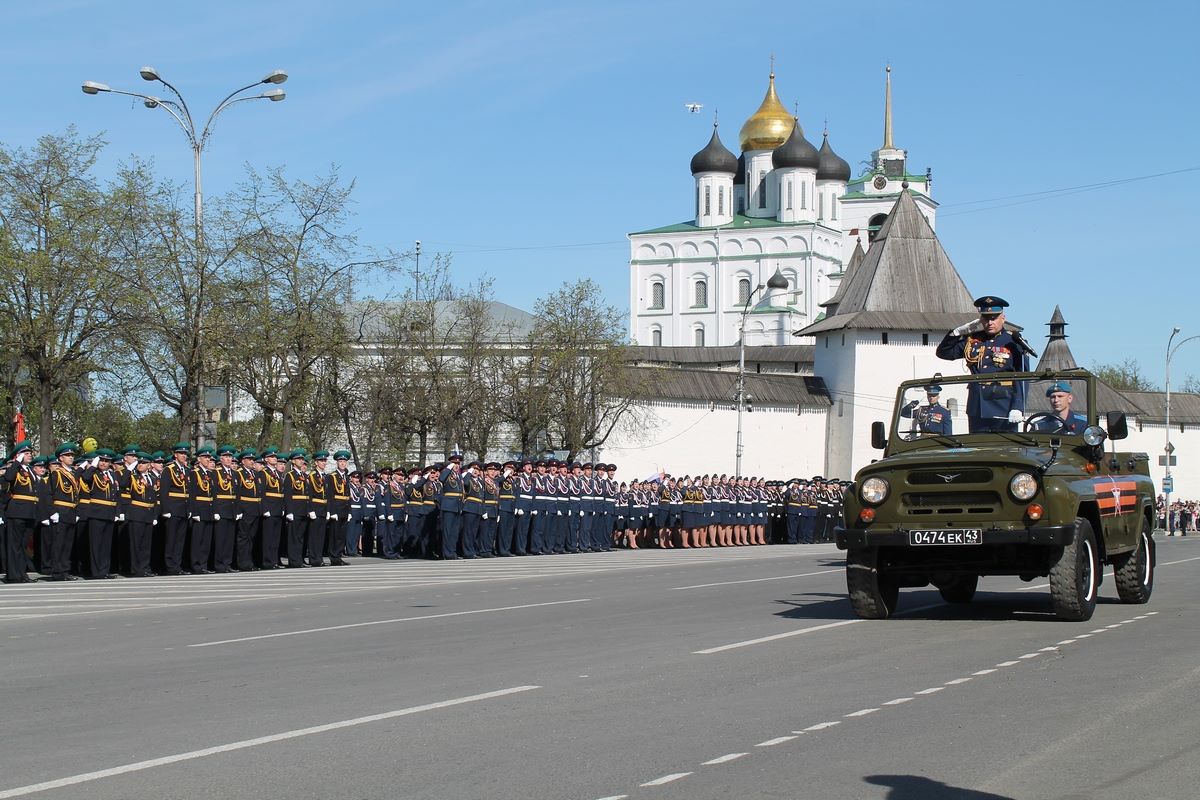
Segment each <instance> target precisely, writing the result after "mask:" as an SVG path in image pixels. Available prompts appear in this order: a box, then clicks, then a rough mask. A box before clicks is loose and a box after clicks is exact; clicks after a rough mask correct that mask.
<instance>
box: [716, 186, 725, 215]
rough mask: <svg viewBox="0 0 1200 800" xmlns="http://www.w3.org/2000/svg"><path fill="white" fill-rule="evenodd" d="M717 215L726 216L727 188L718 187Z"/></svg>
mask: <svg viewBox="0 0 1200 800" xmlns="http://www.w3.org/2000/svg"><path fill="white" fill-rule="evenodd" d="M717 213H718V214H720V215H721V216H725V187H724V186H718V187H717Z"/></svg>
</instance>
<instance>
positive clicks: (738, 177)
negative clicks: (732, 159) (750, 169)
mask: <svg viewBox="0 0 1200 800" xmlns="http://www.w3.org/2000/svg"><path fill="white" fill-rule="evenodd" d="M739 184H740V185H742V186H745V185H746V154H745V153H742V154H741V155H740V156H738V165H737V172H735V173H734V175H733V185H734V186H737V185H739Z"/></svg>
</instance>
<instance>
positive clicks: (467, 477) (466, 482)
mask: <svg viewBox="0 0 1200 800" xmlns="http://www.w3.org/2000/svg"><path fill="white" fill-rule="evenodd" d="M462 486H463V504H462V510H463V513H465V514H482V513H483V481H482V480H481V479H480V478H479V476H478V475H472V474H470V473H464V474H463V476H462Z"/></svg>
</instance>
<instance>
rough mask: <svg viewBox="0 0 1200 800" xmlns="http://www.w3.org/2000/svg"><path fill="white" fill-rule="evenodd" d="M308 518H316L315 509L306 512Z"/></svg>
mask: <svg viewBox="0 0 1200 800" xmlns="http://www.w3.org/2000/svg"><path fill="white" fill-rule="evenodd" d="M308 518H309V519H316V518H317V512H315V511H310V512H308Z"/></svg>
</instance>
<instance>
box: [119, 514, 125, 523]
mask: <svg viewBox="0 0 1200 800" xmlns="http://www.w3.org/2000/svg"><path fill="white" fill-rule="evenodd" d="M124 521H125V515H124V514H117V522H124Z"/></svg>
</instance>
